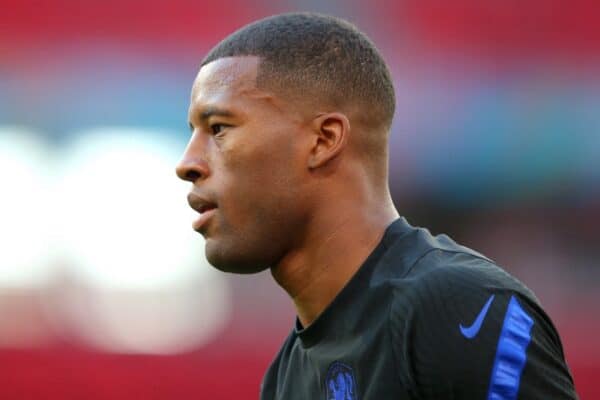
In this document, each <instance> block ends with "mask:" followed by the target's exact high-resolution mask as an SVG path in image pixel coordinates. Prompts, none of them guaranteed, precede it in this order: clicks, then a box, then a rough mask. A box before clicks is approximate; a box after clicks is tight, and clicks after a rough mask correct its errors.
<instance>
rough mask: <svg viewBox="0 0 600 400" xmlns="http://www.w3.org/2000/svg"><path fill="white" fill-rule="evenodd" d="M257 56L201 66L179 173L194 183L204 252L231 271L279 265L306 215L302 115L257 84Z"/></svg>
mask: <svg viewBox="0 0 600 400" xmlns="http://www.w3.org/2000/svg"><path fill="white" fill-rule="evenodd" d="M259 62H260V61H259V59H258V58H257V57H229V58H222V59H219V60H216V61H213V62H211V63H209V64H207V65H205V66H204V67H202V68H201V69H200V71H199V73H198V76H197V77H196V80H195V81H194V85H193V87H192V94H191V104H190V108H189V121H190V127H191V129H192V136H191V139H190V141H189V143H188V146H187V149H186V150H185V153H184V155H183V159H182V160H181V162H180V163H179V165H178V166H177V175H178V176H179V177H180V178H182V179H185V180H187V181H190V182H192V183H193V188H192V191H191V192H190V195H189V196H188V201H189V202H190V205H191V206H192V207H193V208H194V209H196V210H197V211H198V212H199V216H198V218H197V219H196V220H195V221H194V223H193V227H194V229H195V230H196V231H198V232H200V233H201V234H202V235H203V236H204V238H205V239H206V257H207V259H208V261H209V262H210V263H211V264H212V265H214V266H215V267H216V268H218V269H221V270H223V271H227V272H237V273H252V272H258V271H261V270H263V269H265V268H268V267H271V266H274V265H275V264H277V262H279V260H280V259H281V258H282V257H283V256H284V255H285V253H286V252H287V251H289V249H290V248H291V245H292V242H293V241H294V238H295V235H297V234H299V233H300V231H301V230H302V224H303V223H304V221H306V217H307V215H306V214H307V213H306V211H305V210H306V203H305V202H304V201H303V195H302V193H305V192H306V191H305V190H303V185H304V183H303V182H304V179H303V177H305V174H306V157H305V156H304V154H305V152H303V146H304V148H306V145H307V143H308V140H309V137H308V136H309V135H303V130H304V129H306V126H305V124H303V122H302V119H301V117H300V114H299V113H297V112H294V111H293V109H292V108H291V106H290V105H289V104H288V103H287V102H285V101H284V100H283V99H282V98H281V97H279V96H277V95H275V94H274V93H272V92H269V91H267V90H263V89H259V88H257V87H256V76H257V72H258V65H259Z"/></svg>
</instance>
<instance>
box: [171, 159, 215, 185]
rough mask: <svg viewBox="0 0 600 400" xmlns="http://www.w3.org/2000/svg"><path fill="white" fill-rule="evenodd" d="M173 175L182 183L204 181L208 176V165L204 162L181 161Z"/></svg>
mask: <svg viewBox="0 0 600 400" xmlns="http://www.w3.org/2000/svg"><path fill="white" fill-rule="evenodd" d="M175 173H176V174H177V176H178V177H179V179H182V180H184V181H188V182H196V181H197V180H200V179H206V178H207V177H208V174H209V170H208V165H207V164H206V162H204V161H182V162H180V163H179V164H178V165H177V167H176V168H175Z"/></svg>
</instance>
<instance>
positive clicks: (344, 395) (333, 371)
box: [325, 361, 358, 400]
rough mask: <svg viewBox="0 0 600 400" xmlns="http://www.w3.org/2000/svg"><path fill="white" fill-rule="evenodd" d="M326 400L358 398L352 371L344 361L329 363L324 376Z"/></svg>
mask: <svg viewBox="0 0 600 400" xmlns="http://www.w3.org/2000/svg"><path fill="white" fill-rule="evenodd" d="M325 390H326V391H327V400H358V394H357V393H356V379H354V371H352V368H351V367H350V366H348V365H346V364H344V363H341V362H339V361H335V362H333V363H331V365H330V366H329V369H328V370H327V375H326V377H325Z"/></svg>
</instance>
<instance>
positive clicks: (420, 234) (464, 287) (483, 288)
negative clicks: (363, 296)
mask: <svg viewBox="0 0 600 400" xmlns="http://www.w3.org/2000/svg"><path fill="white" fill-rule="evenodd" d="M386 247H387V251H386V255H385V257H384V260H385V261H384V263H383V264H384V268H383V269H382V271H385V273H382V274H380V279H381V278H384V279H385V280H386V281H387V283H388V284H389V285H391V287H392V290H393V293H394V296H393V301H394V302H399V303H407V304H405V305H406V306H418V305H419V304H420V303H423V302H431V301H436V299H438V300H439V301H441V302H443V301H445V300H448V299H451V298H452V299H457V298H458V299H461V300H462V301H464V302H469V300H472V301H474V302H475V303H477V304H479V302H480V301H481V299H482V298H484V297H485V296H489V294H490V293H497V292H505V293H507V294H508V293H512V294H518V295H519V296H520V297H523V298H527V299H528V300H530V301H532V302H537V299H536V298H535V296H534V294H533V292H532V291H531V290H530V289H529V288H527V286H525V285H524V284H523V283H522V282H520V281H519V280H518V279H517V278H515V277H514V276H513V275H511V274H510V273H508V272H507V271H506V270H504V269H503V268H502V267H501V266H499V265H498V264H497V263H496V262H495V261H493V260H492V259H490V258H488V257H486V256H484V255H483V254H481V253H479V252H477V251H475V250H473V249H470V248H468V247H466V246H463V245H460V244H458V243H456V242H455V241H454V240H452V239H451V238H450V237H448V236H447V235H435V236H434V235H432V234H431V233H430V232H429V231H428V230H427V229H423V228H413V227H411V226H410V225H409V229H404V230H403V233H402V235H396V236H395V237H394V236H392V235H388V238H387V243H386Z"/></svg>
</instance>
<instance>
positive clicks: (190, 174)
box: [183, 169, 202, 182]
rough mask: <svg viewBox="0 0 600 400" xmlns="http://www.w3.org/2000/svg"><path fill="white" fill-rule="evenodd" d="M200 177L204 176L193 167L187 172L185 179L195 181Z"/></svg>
mask: <svg viewBox="0 0 600 400" xmlns="http://www.w3.org/2000/svg"><path fill="white" fill-rule="evenodd" d="M200 178H202V174H201V173H200V172H198V171H195V170H193V169H192V170H188V171H186V172H185V174H184V178H183V179H185V180H186V181H190V182H195V181H197V180H198V179H200Z"/></svg>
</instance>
